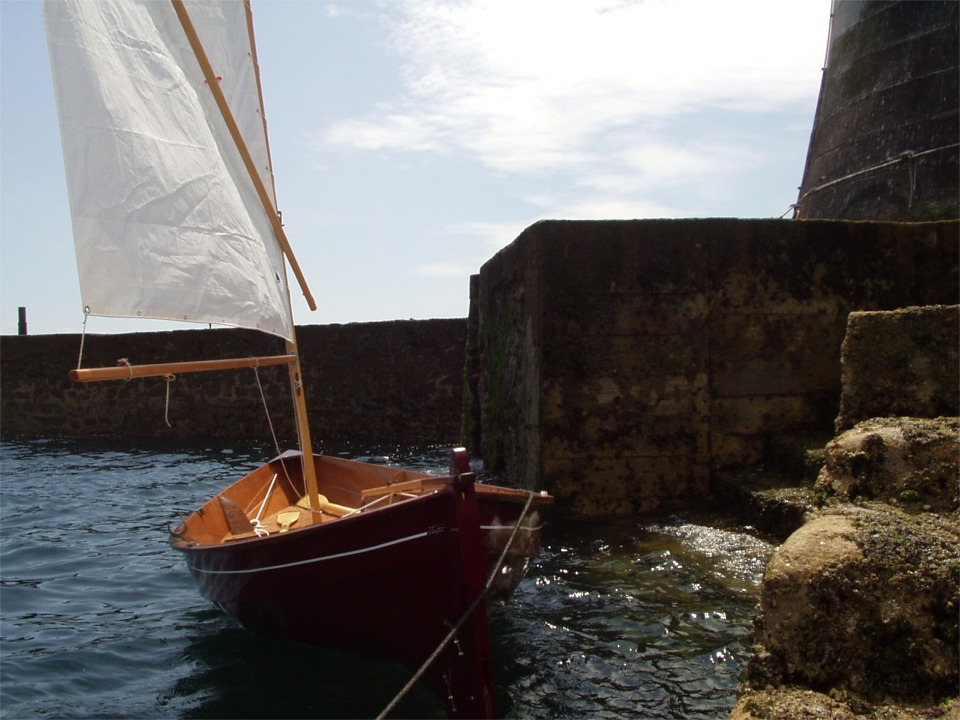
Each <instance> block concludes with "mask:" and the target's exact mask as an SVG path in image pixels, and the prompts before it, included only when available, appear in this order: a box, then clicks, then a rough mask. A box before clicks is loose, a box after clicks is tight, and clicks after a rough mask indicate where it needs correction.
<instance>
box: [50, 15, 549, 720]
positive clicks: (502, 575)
mask: <svg viewBox="0 0 960 720" xmlns="http://www.w3.org/2000/svg"><path fill="white" fill-rule="evenodd" d="M44 22H45V27H46V32H47V40H48V47H49V51H50V58H51V67H52V71H53V76H54V88H55V94H56V98H57V107H58V114H59V118H60V129H61V138H62V144H63V149H64V165H65V170H66V175H67V186H68V193H69V197H70V209H71V218H72V224H73V233H74V242H75V246H76V253H77V264H78V270H79V276H80V286H81V294H82V297H83V304H84V313H85V315H95V316H112V317H135V318H140V317H142V318H151V319H166V320H176V321H187V322H197V323H211V324H212V323H216V324H218V325H226V326H233V327H241V328H248V329H255V330H259V331H260V332H263V333H266V334H268V335H273V336H276V337H278V338H280V339H281V340H282V342H283V344H284V350H283V352H280V353H278V354H276V355H270V356H264V357H253V358H214V359H201V360H185V361H182V362H175V363H157V364H147V365H131V364H129V363H124V364H123V365H121V366H118V367H111V368H82V367H78V368H77V369H75V370H72V371H71V372H70V374H69V375H70V379H71V380H73V381H74V382H91V381H99V380H119V379H130V378H140V377H154V376H168V375H170V374H172V373H187V372H206V371H219V372H223V371H230V370H234V369H238V368H250V367H253V368H259V367H265V366H271V365H273V366H275V365H286V366H287V367H288V369H289V378H290V388H291V398H292V406H293V412H294V414H295V418H296V427H297V435H298V444H299V448H298V449H297V450H293V451H287V452H280V453H278V455H277V457H275V458H273V459H272V460H269V461H268V462H266V463H265V464H264V465H262V466H261V467H259V468H257V469H256V470H254V471H253V472H251V473H249V474H247V475H246V476H244V477H242V478H240V479H239V480H237V481H236V482H234V483H233V484H232V485H230V486H229V487H227V488H225V489H224V490H222V491H221V492H219V493H217V494H216V495H215V496H214V497H212V498H210V499H209V500H207V501H206V502H205V503H204V504H203V505H202V506H201V507H199V508H198V509H197V510H196V511H194V512H193V513H191V514H190V515H189V516H188V517H187V518H186V519H185V520H184V521H183V522H181V523H180V524H179V526H178V527H176V528H174V529H172V530H171V534H170V545H171V546H172V547H173V548H174V549H175V550H176V551H178V552H180V553H181V554H182V555H183V557H184V559H185V561H186V565H187V567H188V568H189V571H190V573H191V574H192V575H193V577H194V578H195V579H196V581H197V584H198V586H199V589H200V592H201V593H202V595H203V596H204V597H206V598H208V599H209V600H211V601H212V602H214V603H216V604H217V605H218V606H219V607H220V608H222V610H223V611H224V612H225V613H226V614H227V615H229V616H230V617H232V618H234V619H235V620H236V621H237V622H239V623H240V624H241V625H243V626H244V627H246V628H249V629H250V630H252V631H254V632H256V633H259V634H261V635H267V636H272V637H278V638H285V639H289V640H292V641H296V642H302V643H309V644H322V645H340V646H344V647H347V648H349V649H351V650H354V651H357V652H363V653H369V654H372V655H375V656H377V657H379V658H383V659H387V660H394V661H400V662H404V663H407V664H408V665H410V666H411V667H413V668H418V673H417V675H415V676H414V677H415V678H416V677H420V676H422V677H423V679H424V681H425V682H426V683H427V684H428V685H429V686H430V687H431V688H432V689H434V690H435V691H436V693H437V694H438V695H439V697H440V698H441V699H442V700H443V702H444V703H445V706H446V709H447V712H448V714H449V715H450V716H451V717H492V716H494V714H495V705H494V688H493V674H492V670H491V658H490V645H489V633H488V627H487V605H488V604H489V603H491V602H494V601H498V600H505V599H507V598H508V597H509V596H510V594H511V592H512V591H513V589H514V588H515V587H516V585H517V583H518V582H519V580H520V579H521V577H522V576H523V574H524V572H525V570H526V567H527V565H528V564H529V562H530V560H531V558H533V557H535V555H536V554H537V552H538V549H539V537H540V529H541V511H542V509H543V507H544V506H545V505H546V504H548V503H550V502H552V498H551V497H550V496H549V495H546V494H544V493H534V492H527V491H523V490H517V489H511V488H504V487H499V486H494V485H488V484H483V483H478V482H476V477H475V475H474V473H473V472H472V471H471V467H470V462H469V458H468V456H467V453H466V451H465V450H464V449H463V448H455V449H453V450H452V451H451V454H450V471H449V473H448V474H446V475H443V476H437V475H431V474H428V473H423V472H415V471H411V470H404V469H398V468H394V467H388V466H381V465H375V464H370V463H362V462H357V461H352V460H346V459H343V458H340V457H330V456H325V455H321V454H315V453H314V452H313V449H312V445H311V436H310V428H309V426H308V423H307V400H306V398H305V396H304V388H303V382H302V379H301V366H300V361H301V358H300V354H299V352H298V347H297V340H296V332H295V325H294V321H293V312H292V304H291V296H290V289H289V286H288V275H287V269H288V268H289V269H290V271H292V273H293V274H294V276H295V278H296V281H297V283H298V285H299V287H300V289H301V291H302V292H303V294H304V297H305V298H306V300H307V304H308V305H309V306H310V307H311V309H315V307H316V303H315V302H314V300H313V297H312V295H311V293H310V290H309V288H308V285H307V282H306V280H305V278H304V276H303V272H302V270H301V268H300V266H299V264H298V263H297V260H296V258H295V256H294V254H293V251H292V248H291V247H290V243H289V242H288V240H287V237H286V233H285V230H284V227H283V225H282V224H281V222H280V216H279V214H278V212H277V209H276V208H277V204H276V197H275V190H274V183H273V171H272V166H271V161H270V151H269V144H268V141H267V132H266V121H265V117H264V112H263V99H262V92H261V87H260V76H259V69H258V63H257V55H256V46H255V43H254V38H253V22H252V13H251V9H250V4H249V1H248V0H244V1H240V0H232V1H231V0H227V1H226V2H213V1H212V0H169V1H162V2H161V1H158V0H98V1H97V2H86V1H84V0H45V2H44ZM81 354H82V353H81Z"/></svg>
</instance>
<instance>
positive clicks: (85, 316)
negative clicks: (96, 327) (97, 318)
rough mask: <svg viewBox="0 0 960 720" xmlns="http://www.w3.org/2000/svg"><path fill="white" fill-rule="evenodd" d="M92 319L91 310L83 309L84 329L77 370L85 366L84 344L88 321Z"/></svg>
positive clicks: (81, 333) (81, 334) (81, 332)
mask: <svg viewBox="0 0 960 720" xmlns="http://www.w3.org/2000/svg"><path fill="white" fill-rule="evenodd" d="M89 317H90V308H89V307H84V308H83V329H82V330H81V331H80V356H79V357H78V358H77V370H79V369H80V368H81V367H82V366H83V343H84V341H85V340H86V339H87V319H88V318H89Z"/></svg>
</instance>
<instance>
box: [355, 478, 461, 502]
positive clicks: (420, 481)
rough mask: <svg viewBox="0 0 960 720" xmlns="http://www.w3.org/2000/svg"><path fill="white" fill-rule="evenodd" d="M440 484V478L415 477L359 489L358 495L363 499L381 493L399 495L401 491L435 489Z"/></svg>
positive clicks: (441, 482)
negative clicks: (414, 478)
mask: <svg viewBox="0 0 960 720" xmlns="http://www.w3.org/2000/svg"><path fill="white" fill-rule="evenodd" d="M442 484H444V480H443V479H442V478H432V477H431V478H417V479H416V480H406V481H404V482H398V483H391V484H390V485H381V486H379V487H373V488H367V489H365V490H361V491H360V497H361V498H362V499H363V500H367V499H369V498H375V497H380V496H382V495H400V494H402V493H415V494H420V493H423V492H426V491H428V490H436V489H437V487H436V486H437V485H442ZM431 486H432V487H431Z"/></svg>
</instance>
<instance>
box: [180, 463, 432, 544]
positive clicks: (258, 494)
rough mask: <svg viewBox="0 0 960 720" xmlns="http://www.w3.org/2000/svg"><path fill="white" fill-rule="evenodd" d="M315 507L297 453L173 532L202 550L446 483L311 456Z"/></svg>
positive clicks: (215, 500)
mask: <svg viewBox="0 0 960 720" xmlns="http://www.w3.org/2000/svg"><path fill="white" fill-rule="evenodd" d="M314 462H315V468H316V473H317V485H318V490H319V499H320V502H319V507H316V508H313V507H311V506H310V498H309V497H308V496H307V492H306V488H305V483H304V481H303V468H302V464H301V456H300V453H286V454H284V455H282V456H280V457H278V458H276V459H274V460H272V461H271V462H269V463H267V464H266V465H263V466H261V467H259V468H257V469H256V470H254V471H253V472H251V473H250V474H249V475H246V476H245V477H243V478H241V479H240V480H238V481H237V482H236V483H234V484H233V485H231V486H230V487H228V488H227V489H225V490H224V491H223V492H221V493H219V494H218V495H215V496H214V497H213V498H211V499H210V500H209V501H207V503H206V504H204V505H203V506H202V507H201V508H200V509H199V510H197V511H196V512H194V513H192V514H191V515H190V516H189V517H188V518H187V519H186V520H185V521H184V522H183V523H182V524H181V525H180V527H178V528H177V529H176V530H175V531H173V533H172V534H173V535H174V537H176V538H177V539H179V540H183V541H189V542H195V543H198V544H203V545H210V544H221V543H228V542H235V541H238V540H248V539H252V538H257V537H266V536H268V535H274V534H277V533H285V532H288V531H294V530H299V529H303V528H307V527H310V526H313V525H317V524H319V523H326V522H332V521H335V520H339V519H341V518H347V517H351V516H354V515H357V514H360V513H363V512H368V511H370V510H373V509H375V508H381V507H385V506H387V505H392V504H395V503H397V502H402V501H405V500H410V499H412V498H416V497H419V496H421V495H424V494H426V493H433V492H437V491H438V490H440V489H442V488H444V487H445V486H446V485H447V484H448V483H449V482H450V478H449V477H437V476H434V475H429V474H427V473H420V472H415V471H411V470H403V469H400V468H395V467H389V466H383V465H372V464H367V463H360V462H356V461H350V460H343V459H340V458H335V457H330V456H327V455H316V456H314Z"/></svg>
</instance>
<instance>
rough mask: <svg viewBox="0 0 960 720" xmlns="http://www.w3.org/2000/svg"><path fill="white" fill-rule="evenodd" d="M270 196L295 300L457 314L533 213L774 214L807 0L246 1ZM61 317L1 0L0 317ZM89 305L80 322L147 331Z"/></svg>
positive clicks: (43, 130) (75, 298) (40, 329)
mask: <svg viewBox="0 0 960 720" xmlns="http://www.w3.org/2000/svg"><path fill="white" fill-rule="evenodd" d="M252 6H253V15H254V23H255V29H256V34H257V49H258V54H259V58H260V66H261V76H262V81H263V86H264V102H265V105H266V116H267V122H268V130H269V135H270V144H271V150H272V154H273V161H274V163H273V164H274V170H275V172H276V175H277V178H276V185H277V195H278V204H279V208H280V210H281V211H282V212H283V219H284V225H285V228H286V232H287V235H288V237H289V239H290V241H291V243H292V244H293V247H294V250H295V252H296V254H297V257H298V260H299V262H300V264H301V266H302V267H303V269H304V272H305V274H306V277H307V280H308V282H309V283H310V287H311V290H312V291H313V294H314V296H315V297H316V298H317V303H318V306H319V307H318V310H317V312H313V313H311V312H310V311H309V310H307V308H306V304H305V303H303V302H302V301H301V300H300V299H299V297H298V298H297V299H296V300H295V308H294V311H295V315H296V320H297V323H298V324H314V323H334V322H340V323H345V322H366V321H376V320H393V319H406V318H419V319H425V318H444V317H465V316H466V314H467V307H468V279H469V276H470V275H471V274H474V273H476V272H478V271H479V268H480V266H481V265H482V264H483V263H484V262H485V261H486V260H488V259H489V258H490V257H492V256H493V255H494V254H495V253H496V252H497V251H498V250H499V249H501V248H502V247H504V246H506V245H508V244H509V243H510V242H511V241H512V240H513V239H514V238H515V237H516V236H517V235H518V234H519V233H520V232H521V231H522V230H523V229H524V228H526V227H527V226H529V225H531V224H533V223H534V222H536V221H538V220H541V219H556V218H563V219H615V218H661V217H667V218H682V217H742V218H752V217H779V216H781V215H783V214H784V213H787V212H788V209H789V206H790V204H791V203H793V202H795V200H796V196H797V186H798V185H799V184H800V179H801V175H802V172H803V164H804V159H805V156H806V150H807V144H808V142H809V138H810V129H811V126H812V122H813V114H814V111H815V109H816V102H817V94H818V92H819V86H820V76H821V68H822V65H823V58H824V54H825V50H826V42H827V32H828V26H829V16H830V0H776V2H772V1H771V0H727V1H726V2H722V3H720V2H716V0H340V1H339V2H333V1H331V2H327V1H326V0H252ZM19 306H25V307H26V308H27V312H28V321H29V329H30V333H31V334H40V333H63V332H79V331H80V329H81V325H82V321H83V316H82V310H81V307H82V306H81V301H80V292H79V284H78V282H77V278H76V264H75V259H74V253H73V241H72V237H71V232H70V213H69V207H68V203H67V195H66V186H65V181H64V173H63V161H62V157H61V154H60V139H59V132H58V126H57V118H56V110H55V105H54V99H53V89H52V83H51V79H50V69H49V61H48V58H47V50H46V41H45V39H44V35H43V21H42V14H41V8H40V5H39V3H37V2H34V1H32V0H0V333H2V334H14V333H16V331H17V307H19ZM169 327H171V326H170V325H169V324H160V323H144V322H139V323H134V322H133V321H120V320H111V319H104V318H92V319H91V320H90V321H89V323H88V331H89V332H115V331H125V330H126V331H128V330H161V329H165V328H169Z"/></svg>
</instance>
